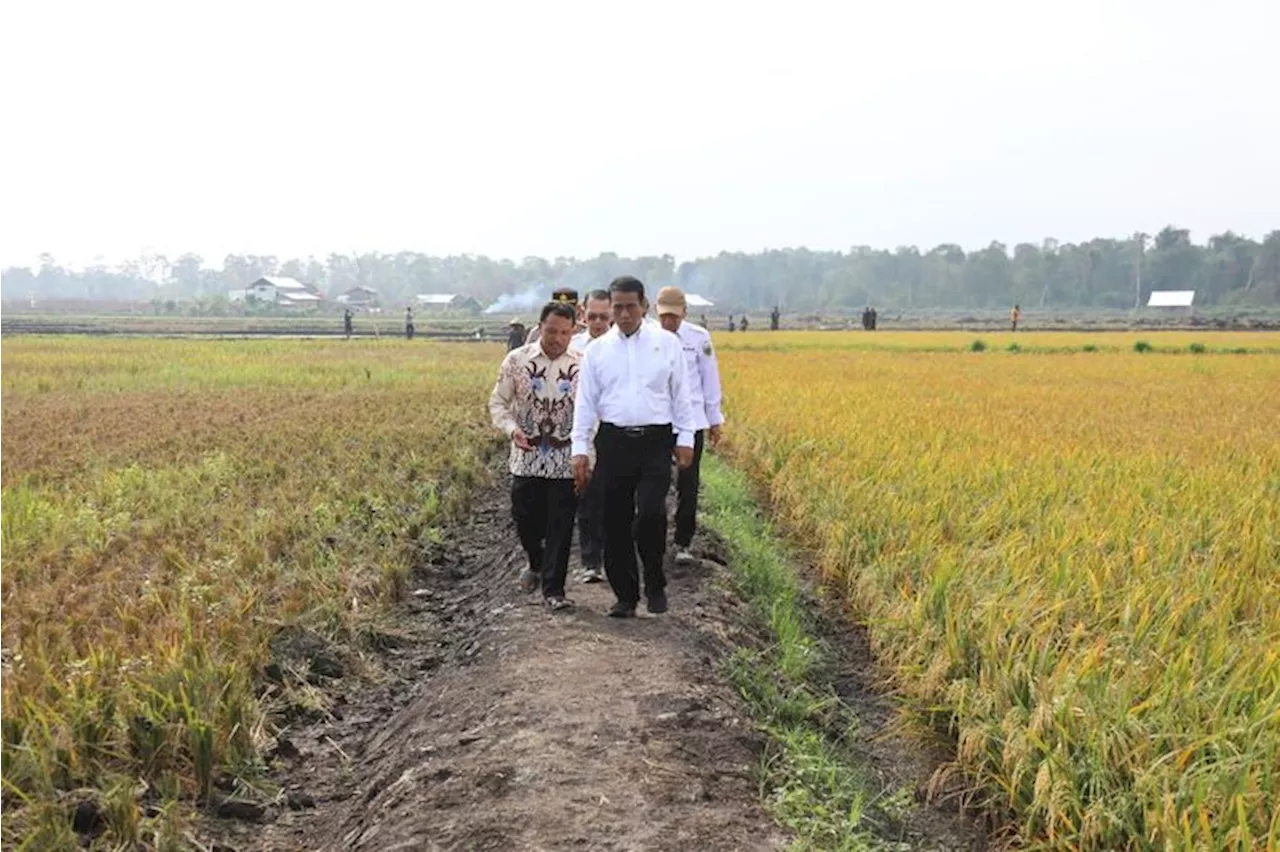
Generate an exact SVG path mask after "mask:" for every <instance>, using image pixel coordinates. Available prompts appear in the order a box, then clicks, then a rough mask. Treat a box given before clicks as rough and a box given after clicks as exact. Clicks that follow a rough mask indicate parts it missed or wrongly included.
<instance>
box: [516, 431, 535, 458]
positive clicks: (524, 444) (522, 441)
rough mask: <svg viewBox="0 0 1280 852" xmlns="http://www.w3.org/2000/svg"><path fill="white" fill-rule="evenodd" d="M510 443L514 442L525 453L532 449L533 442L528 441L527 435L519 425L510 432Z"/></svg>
mask: <svg viewBox="0 0 1280 852" xmlns="http://www.w3.org/2000/svg"><path fill="white" fill-rule="evenodd" d="M511 443H513V444H515V445H516V446H517V447H519V448H520V449H522V450H524V451H525V452H526V453H527V452H529V451H530V450H532V449H533V444H532V443H530V441H529V436H528V435H526V434H525V433H524V430H523V429H521V428H520V427H519V426H517V427H516V431H514V432H512V433H511Z"/></svg>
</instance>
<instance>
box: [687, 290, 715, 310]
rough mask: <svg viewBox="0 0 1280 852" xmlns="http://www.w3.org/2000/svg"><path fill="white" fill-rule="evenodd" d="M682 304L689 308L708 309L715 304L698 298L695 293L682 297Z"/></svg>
mask: <svg viewBox="0 0 1280 852" xmlns="http://www.w3.org/2000/svg"><path fill="white" fill-rule="evenodd" d="M684 302H685V304H686V305H688V306H689V307H691V308H710V307H714V306H715V302H713V301H711V300H710V299H707V298H704V297H702V296H699V295H698V294H697V293H689V294H687V295H686V296H685V297H684Z"/></svg>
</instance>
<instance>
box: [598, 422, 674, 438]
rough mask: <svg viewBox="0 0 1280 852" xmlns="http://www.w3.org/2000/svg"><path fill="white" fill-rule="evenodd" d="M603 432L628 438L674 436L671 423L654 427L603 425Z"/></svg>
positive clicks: (601, 426)
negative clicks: (615, 433) (614, 433)
mask: <svg viewBox="0 0 1280 852" xmlns="http://www.w3.org/2000/svg"><path fill="white" fill-rule="evenodd" d="M600 431H601V432H617V433H618V434H620V435H626V436H627V437H628V438H645V437H649V436H652V435H663V434H666V435H674V434H675V433H674V432H672V431H671V424H670V423H658V424H656V425H653V426H615V425H614V424H612V423H601V424H600Z"/></svg>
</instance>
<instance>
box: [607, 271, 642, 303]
mask: <svg viewBox="0 0 1280 852" xmlns="http://www.w3.org/2000/svg"><path fill="white" fill-rule="evenodd" d="M614 293H635V294H636V297H637V298H638V299H640V301H642V302H643V301H644V282H642V281H641V280H640V279H639V278H637V277H635V276H634V275H619V276H618V277H617V278H615V279H613V281H612V282H610V284H609V298H610V299H611V300H612V298H613V294H614Z"/></svg>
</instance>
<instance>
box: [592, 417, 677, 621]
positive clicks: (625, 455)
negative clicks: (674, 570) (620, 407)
mask: <svg viewBox="0 0 1280 852" xmlns="http://www.w3.org/2000/svg"><path fill="white" fill-rule="evenodd" d="M675 440H676V436H675V434H674V433H673V432H672V431H671V425H670V424H666V425H659V426H647V427H644V429H643V431H640V432H633V431H631V430H626V429H619V428H617V427H615V426H612V425H610V424H608V423H601V424H600V431H599V432H597V433H596V470H595V474H594V475H595V477H597V478H598V479H599V480H600V482H599V487H600V494H601V496H602V497H603V499H604V571H605V575H606V576H608V578H609V585H610V586H612V587H613V593H614V594H615V595H616V596H617V598H618V600H619V601H621V602H622V603H624V604H635V603H636V602H638V601H639V600H640V576H639V566H638V565H637V563H636V552H637V551H639V553H640V561H641V562H643V563H644V592H645V594H646V595H652V594H654V593H655V592H660V591H662V590H663V589H665V588H666V586H667V578H666V575H665V574H664V573H663V570H662V561H663V559H664V558H665V557H666V552H667V492H668V491H670V489H671V448H672V447H673V446H675Z"/></svg>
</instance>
